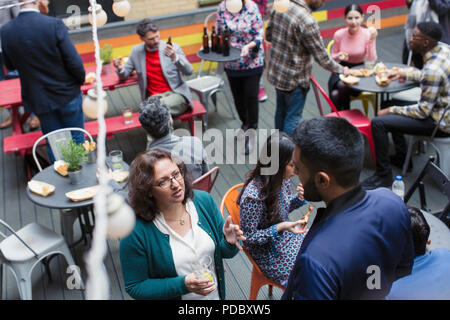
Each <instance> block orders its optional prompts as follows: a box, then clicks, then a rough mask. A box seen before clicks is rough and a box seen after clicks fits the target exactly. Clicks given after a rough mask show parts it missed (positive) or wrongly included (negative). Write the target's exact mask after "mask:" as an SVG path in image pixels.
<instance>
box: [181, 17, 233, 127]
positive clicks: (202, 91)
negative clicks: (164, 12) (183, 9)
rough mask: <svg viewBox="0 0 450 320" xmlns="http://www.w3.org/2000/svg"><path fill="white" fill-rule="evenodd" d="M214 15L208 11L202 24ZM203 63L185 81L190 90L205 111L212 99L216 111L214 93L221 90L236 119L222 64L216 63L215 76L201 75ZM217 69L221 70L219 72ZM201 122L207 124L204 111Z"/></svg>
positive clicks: (206, 23) (206, 22)
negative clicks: (195, 74)
mask: <svg viewBox="0 0 450 320" xmlns="http://www.w3.org/2000/svg"><path fill="white" fill-rule="evenodd" d="M213 17H214V18H215V17H216V12H212V13H210V14H209V15H208V16H207V17H206V18H205V21H204V26H205V27H207V26H208V23H209V20H210V19H212V18H213ZM203 64H204V61H203V60H202V62H201V65H200V70H199V72H198V75H197V78H194V79H191V80H187V81H186V83H187V85H188V86H189V88H190V89H191V91H192V92H194V93H195V94H196V95H197V96H198V97H199V99H200V101H201V103H202V104H203V106H204V107H205V109H206V111H207V112H208V108H209V100H212V101H213V103H214V105H215V110H216V112H217V103H216V102H215V99H214V98H215V95H216V93H218V92H222V93H223V94H224V96H225V99H226V100H227V108H228V111H229V112H230V114H231V115H232V116H233V119H236V116H235V114H234V112H233V99H232V97H231V95H230V93H229V92H228V90H227V88H226V84H225V79H224V77H223V74H224V73H223V65H222V64H220V63H219V65H218V71H217V73H216V75H215V76H212V75H207V76H202V75H201V73H202V70H203ZM219 70H222V72H220V71H219ZM203 122H204V123H205V126H207V125H208V114H207V113H206V114H205V115H204V116H203Z"/></svg>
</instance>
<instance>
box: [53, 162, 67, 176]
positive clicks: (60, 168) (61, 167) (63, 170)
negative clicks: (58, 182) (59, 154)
mask: <svg viewBox="0 0 450 320" xmlns="http://www.w3.org/2000/svg"><path fill="white" fill-rule="evenodd" d="M53 169H55V171H56V172H58V173H59V174H60V175H62V176H63V177H67V176H68V175H69V173H68V172H67V170H68V169H69V164H68V163H67V162H65V161H64V160H57V161H55V162H54V163H53Z"/></svg>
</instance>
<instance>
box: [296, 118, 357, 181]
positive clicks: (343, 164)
mask: <svg viewBox="0 0 450 320" xmlns="http://www.w3.org/2000/svg"><path fill="white" fill-rule="evenodd" d="M292 138H293V140H294V142H295V144H296V145H297V146H298V147H299V148H300V150H301V152H300V159H301V161H302V162H303V163H304V164H305V166H306V167H307V169H308V171H309V173H310V176H312V175H314V174H316V173H317V172H319V171H324V172H326V173H328V174H330V175H332V176H333V177H334V178H335V179H336V182H337V183H338V185H340V186H341V187H344V188H347V187H352V186H356V185H357V184H358V182H359V175H360V173H361V170H362V166H363V162H364V140H363V137H362V135H361V133H360V132H359V131H358V129H356V127H354V126H353V125H352V124H351V123H349V122H348V121H347V120H345V119H343V118H338V117H316V118H313V119H309V120H303V121H302V122H300V123H299V124H298V125H297V127H296V128H295V130H294V133H293V135H292Z"/></svg>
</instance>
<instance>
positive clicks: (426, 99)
mask: <svg viewBox="0 0 450 320" xmlns="http://www.w3.org/2000/svg"><path fill="white" fill-rule="evenodd" d="M423 61H424V66H423V69H422V70H421V71H420V70H415V71H411V72H408V73H407V74H406V79H407V80H411V81H417V82H419V81H420V89H421V90H422V95H421V97H420V101H419V103H416V104H413V105H410V106H406V107H399V106H394V107H391V108H390V109H389V112H390V113H394V114H400V115H404V116H408V117H411V118H416V119H426V118H428V117H431V118H433V120H434V123H436V124H438V122H439V120H440V119H441V117H442V114H443V112H444V109H445V107H447V106H448V105H449V103H450V47H449V46H448V45H446V44H444V43H442V42H440V43H439V44H438V45H436V47H434V48H433V49H431V50H430V51H428V52H427V53H426V54H425V56H424V57H423ZM439 129H440V130H441V131H443V132H446V133H450V112H447V113H446V115H445V117H444V118H443V119H442V120H441V122H440V123H439Z"/></svg>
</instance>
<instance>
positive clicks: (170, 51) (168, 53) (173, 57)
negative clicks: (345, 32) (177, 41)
mask: <svg viewBox="0 0 450 320" xmlns="http://www.w3.org/2000/svg"><path fill="white" fill-rule="evenodd" d="M164 54H165V55H166V56H168V57H169V58H170V59H171V60H172V61H173V62H175V61H176V60H177V53H176V52H175V49H174V48H173V46H171V45H170V44H167V45H166V48H165V49H164Z"/></svg>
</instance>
